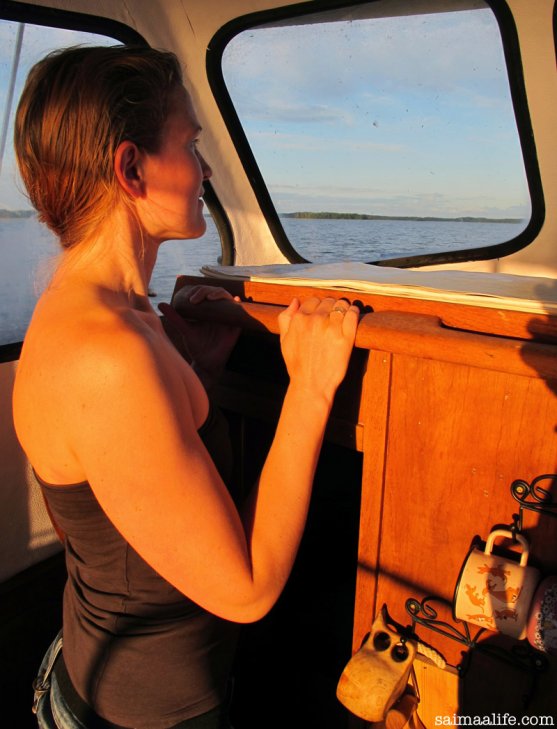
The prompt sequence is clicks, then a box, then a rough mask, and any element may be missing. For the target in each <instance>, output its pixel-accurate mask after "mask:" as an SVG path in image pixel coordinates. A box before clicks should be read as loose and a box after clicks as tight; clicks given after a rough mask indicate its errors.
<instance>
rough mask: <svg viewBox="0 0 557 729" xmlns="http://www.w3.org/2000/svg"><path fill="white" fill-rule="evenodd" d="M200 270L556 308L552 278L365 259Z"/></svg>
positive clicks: (519, 307) (497, 305) (556, 283)
mask: <svg viewBox="0 0 557 729" xmlns="http://www.w3.org/2000/svg"><path fill="white" fill-rule="evenodd" d="M201 273H202V274H203V275H205V276H210V277H215V278H221V279H223V278H224V279H235V280H241V281H257V282H260V283H276V284H282V285H283V286H312V287H316V288H327V289H343V290H348V291H354V292H359V293H369V294H380V295H381V296H396V297H400V298H410V299H425V300H428V301H443V302H448V303H456V304H466V305H468V306H483V307H487V308H492V309H506V310H509V311H521V312H526V313H531V314H557V280H555V279H551V278H541V277H539V278H538V277H534V276H514V275H511V274H505V273H476V272H469V271H454V270H447V271H426V270H423V271H411V270H408V269H402V268H389V267H386V266H373V265H370V264H367V263H357V262H351V261H345V262H344V261H343V262H338V263H323V264H315V263H288V264H275V265H267V266H204V267H203V268H202V269H201Z"/></svg>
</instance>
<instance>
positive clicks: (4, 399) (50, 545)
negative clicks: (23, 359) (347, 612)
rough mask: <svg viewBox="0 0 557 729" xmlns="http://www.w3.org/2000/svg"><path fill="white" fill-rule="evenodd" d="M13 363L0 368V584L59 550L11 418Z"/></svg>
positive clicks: (14, 368)
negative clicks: (0, 417)
mask: <svg viewBox="0 0 557 729" xmlns="http://www.w3.org/2000/svg"><path fill="white" fill-rule="evenodd" d="M16 367H17V363H15V362H6V363H3V364H0V398H1V402H0V412H1V413H4V414H5V415H6V416H7V417H4V416H3V417H2V419H1V420H0V447H1V449H2V454H1V458H0V483H1V484H2V488H1V489H0V535H1V537H0V538H1V546H0V583H2V582H4V581H5V580H7V579H9V578H10V577H12V576H13V575H15V574H17V573H18V572H21V571H23V570H25V569H27V568H28V567H31V566H32V565H34V564H36V563H37V562H40V561H42V560H44V559H46V558H47V557H50V556H51V555H52V554H55V553H56V552H59V551H60V550H61V545H60V542H59V541H58V538H57V536H56V534H55V532H54V530H53V528H52V525H51V523H50V519H49V518H48V514H47V512H46V509H45V505H44V501H43V499H42V496H41V493H40V491H39V490H38V488H37V487H36V486H33V481H32V480H31V479H30V478H29V477H28V468H29V466H28V463H27V459H26V458H25V454H24V453H23V451H22V450H21V447H20V445H19V443H18V441H17V438H16V435H15V432H14V427H13V421H12V418H11V411H12V407H11V394H12V388H13V381H14V377H15V370H16Z"/></svg>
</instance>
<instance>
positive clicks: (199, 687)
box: [37, 407, 238, 729]
mask: <svg viewBox="0 0 557 729" xmlns="http://www.w3.org/2000/svg"><path fill="white" fill-rule="evenodd" d="M199 435H200V436H201V439H202V440H203V442H204V444H205V446H206V448H207V450H208V452H209V454H210V456H211V458H212V459H213V461H214V462H215V465H216V466H217V468H218V470H219V472H220V474H221V476H222V478H223V480H224V482H225V483H228V482H229V478H230V471H231V462H232V461H231V458H232V456H231V448H230V440H229V436H228V426H227V423H226V420H225V418H224V416H223V415H222V413H220V411H219V410H217V409H215V408H213V407H212V408H211V409H210V412H209V416H208V418H207V421H206V422H205V423H204V425H203V426H202V427H201V428H200V430H199ZM184 478H187V474H184ZM37 480H38V482H39V484H40V486H41V488H42V491H43V494H44V497H45V499H46V501H47V503H48V506H49V508H50V510H51V512H52V514H53V517H54V519H55V521H56V522H57V523H58V525H59V526H60V527H61V529H62V530H63V532H64V534H65V535H66V540H65V547H66V564H67V569H68V582H67V584H66V589H65V592H64V626H63V637H64V647H63V652H64V660H65V663H66V666H67V669H68V673H69V676H70V678H71V681H72V683H73V685H74V687H75V689H76V690H77V692H78V693H79V694H80V696H81V697H82V698H83V699H84V700H85V701H86V702H87V703H88V704H89V705H90V706H91V707H92V708H93V709H94V711H95V712H96V713H97V714H99V715H100V716H102V717H103V718H104V719H107V720H108V721H111V722H113V723H115V724H120V725H122V726H128V727H137V729H167V727H171V726H172V725H174V724H177V723H178V722H180V721H183V720H185V719H189V718H191V717H193V716H197V715H199V714H202V713H204V712H206V711H209V710H210V709H212V708H214V707H215V706H217V705H218V704H220V703H222V701H223V700H224V694H225V690H226V683H227V678H228V675H229V673H230V668H231V663H232V659H233V654H234V649H235V644H236V637H237V631H238V626H237V625H235V624H233V623H229V622H227V621H225V620H222V619H220V618H217V617H216V616H214V615H212V614H211V613H208V612H207V611H206V610H204V609H202V608H201V607H199V606H198V605H197V604H195V603H194V602H192V601H191V600H189V599H188V598H187V597H185V596H184V595H183V594H182V593H181V592H179V591H178V590H176V589H175V588H174V587H173V586H172V585H170V584H169V583H168V582H167V581H166V580H164V579H163V578H162V577H161V576H160V575H159V574H158V573H157V572H155V571H154V570H153V569H152V568H151V567H150V566H149V565H148V564H147V563H146V562H145V561H144V560H143V559H142V558H141V557H140V556H139V554H138V553H137V552H136V551H135V550H134V549H133V548H132V547H131V546H130V545H129V544H128V543H127V542H126V541H125V539H124V538H123V537H122V536H121V535H120V533H119V532H118V531H117V530H116V529H115V527H114V526H113V525H112V523H111V521H110V520H109V519H108V517H107V516H106V514H105V513H104V511H103V510H102V509H101V507H100V505H99V503H98V501H97V499H96V498H95V495H94V494H93V491H92V490H91V487H90V486H89V484H88V483H86V482H85V483H80V484H75V485H73V484H72V485H67V486H52V485H49V484H47V483H45V482H44V481H42V480H41V479H40V478H39V477H38V476H37ZM188 538H192V539H195V535H194V534H193V535H187V534H185V535H184V539H188Z"/></svg>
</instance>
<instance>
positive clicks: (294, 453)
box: [14, 46, 358, 729]
mask: <svg viewBox="0 0 557 729" xmlns="http://www.w3.org/2000/svg"><path fill="white" fill-rule="evenodd" d="M200 136H201V126H200V123H199V120H198V118H197V116H196V113H195V110H194V108H193V105H192V102H191V99H190V96H189V95H188V93H187V91H186V89H185V87H184V85H183V81H182V76H181V72H180V67H179V64H178V62H177V60H176V58H175V57H174V56H173V55H172V54H170V53H167V52H162V51H156V50H153V49H150V48H140V47H138V48H135V47H125V46H118V47H111V48H106V47H98V48H97V47H90V48H87V47H80V48H73V49H67V50H64V51H60V52H56V53H53V54H51V55H49V56H47V57H46V58H45V59H43V60H42V61H41V62H39V63H38V64H37V65H36V66H35V67H34V68H33V69H32V70H31V73H30V74H29V77H28V80H27V83H26V86H25V89H24V91H23V93H22V96H21V100H20V103H19V107H18V111H17V116H16V128H15V148H16V154H17V159H18V164H19V168H20V171H21V175H22V178H23V181H24V183H25V186H26V188H27V191H28V194H29V197H30V199H31V201H32V203H33V205H34V206H35V208H36V209H37V211H38V214H39V217H40V219H41V220H42V221H43V222H44V223H45V224H46V225H48V226H49V228H50V229H51V230H52V231H54V233H55V234H56V235H57V236H58V238H59V240H60V243H61V246H62V254H61V257H60V262H59V265H58V267H57V269H56V271H55V273H54V274H53V276H52V279H51V281H50V283H49V285H48V287H47V288H46V290H45V292H44V294H43V295H42V297H41V298H40V300H39V302H38V304H37V307H36V310H35V313H34V315H33V318H32V321H31V324H30V326H29V330H28V333H27V336H26V338H25V342H24V345H23V350H22V354H21V359H20V363H19V367H18V374H17V379H16V384H15V388H14V419H15V425H16V431H17V434H18V437H19V439H20V442H21V444H22V446H23V448H24V450H25V451H26V453H27V456H28V458H29V461H30V463H31V465H32V466H33V469H34V473H35V475H36V477H37V480H38V482H39V484H40V486H41V489H42V491H43V494H44V497H45V500H46V502H47V505H48V508H49V511H50V513H51V516H52V519H53V522H54V523H55V525H56V527H57V529H58V531H59V533H60V534H61V536H62V539H63V541H64V545H65V550H66V562H67V568H68V582H67V585H66V589H65V593H64V617H63V628H62V636H61V637H62V641H63V642H62V650H61V651H60V652H59V653H58V654H57V656H56V661H55V664H54V670H53V673H52V675H51V676H50V684H49V681H45V690H46V689H47V688H48V687H49V685H50V689H49V690H48V691H47V692H46V693H45V694H44V695H41V694H40V691H39V692H38V694H37V698H38V719H39V725H40V726H42V727H50V726H57V727H95V726H105V727H107V726H108V727H110V726H112V727H114V726H116V727H137V728H138V729H170V728H171V727H184V728H190V729H196V728H199V729H200V728H202V727H203V728H205V729H211V728H212V727H227V726H228V723H227V722H228V720H227V717H226V690H227V680H228V677H229V672H230V666H231V661H232V657H233V654H234V648H235V640H236V634H237V630H238V627H237V624H238V623H245V622H250V621H255V620H258V619H259V618H261V617H262V616H263V615H265V614H266V613H267V612H268V610H269V609H270V608H271V607H272V606H273V604H274V602H275V601H276V599H277V598H278V596H279V595H280V593H281V590H282V589H283V587H284V585H285V582H286V580H287V579H288V576H289V573H290V570H291V567H292V564H293V561H294V558H295V555H296V550H297V548H298V544H299V542H300V538H301V535H302V532H303V529H304V525H305V520H306V515H307V509H308V505H309V499H310V495H311V487H312V481H313V476H314V471H315V467H316V463H317V459H318V456H319V451H320V447H321V441H322V438H323V433H324V429H325V425H326V422H327V419H328V416H329V413H330V409H331V406H332V401H333V398H334V395H335V391H336V389H337V387H338V385H339V383H340V382H341V381H342V379H343V377H344V374H345V372H346V367H347V364H348V360H349V357H350V353H351V350H352V347H353V342H354V337H355V332H356V327H357V321H358V310H357V309H356V307H354V306H350V305H349V304H348V303H347V302H345V301H340V302H339V301H334V300H333V299H330V298H324V299H317V298H311V299H308V300H305V301H303V302H300V301H298V300H296V299H295V300H294V301H293V302H292V303H291V305H290V306H289V307H288V308H287V309H286V310H285V311H284V312H283V313H282V314H281V316H280V320H279V324H280V338H281V348H282V353H283V356H284V359H285V363H286V366H287V369H288V373H289V376H290V382H289V386H288V389H287V392H286V395H285V399H284V403H283V407H282V412H281V416H280V419H279V422H278V426H277V429H276V433H275V437H274V440H273V443H272V445H271V448H270V451H269V453H268V455H267V458H266V461H265V464H264V467H263V470H262V473H261V475H260V478H259V480H258V482H257V483H256V484H254V488H253V491H252V493H251V495H250V497H249V498H248V500H247V501H246V503H237V500H236V495H235V494H234V493H230V491H229V473H230V459H231V453H230V444H229V441H228V436H227V428H226V422H225V420H224V417H223V415H222V414H221V413H220V412H219V411H218V409H217V408H215V407H214V406H212V405H211V403H210V400H209V397H208V395H207V391H206V389H205V387H204V385H203V381H204V378H205V377H206V376H208V377H210V376H211V375H212V374H213V373H214V372H215V371H218V369H219V368H220V367H221V366H222V364H223V361H224V360H225V359H226V356H227V354H228V353H229V351H230V349H231V347H232V346H233V344H234V341H235V336H236V334H235V332H233V331H221V330H219V332H218V333H219V335H220V339H219V343H218V346H215V344H214V341H213V340H214V333H215V332H214V331H213V332H210V333H211V335H212V336H208V334H209V332H208V331H205V332H203V331H197V330H196V331H193V330H192V332H191V333H190V335H189V338H188V342H187V348H188V351H189V353H190V355H191V359H193V366H192V364H190V363H189V362H188V361H186V359H184V357H182V355H181V354H180V353H179V352H178V351H177V349H176V347H175V346H174V345H173V344H172V342H171V341H170V339H169V338H168V336H167V335H166V333H165V331H164V329H163V326H162V324H161V320H160V318H159V316H158V314H157V313H156V312H155V311H154V310H153V309H152V307H151V304H150V302H149V299H148V287H149V280H150V276H151V273H152V270H153V267H154V265H155V262H156V257H157V251H158V248H159V246H160V245H161V244H164V241H165V240H169V239H184V240H186V239H194V240H197V239H199V238H200V237H201V236H202V235H203V233H204V231H205V220H204V217H203V201H202V196H203V182H204V180H206V179H208V178H209V177H210V175H211V169H210V167H209V166H208V164H207V163H206V162H205V160H204V159H203V157H202V155H201V153H200V151H199V148H198V144H199V140H200ZM198 244H199V245H202V244H203V243H202V241H201V242H200V243H198ZM191 245H197V243H195V242H192V241H191V240H189V241H188V242H185V243H184V247H185V250H187V247H188V246H191ZM183 295H184V296H185V297H189V300H190V302H191V303H193V304H195V303H197V302H200V301H203V300H204V299H218V298H229V299H231V298H232V297H230V295H229V294H228V293H227V292H226V291H224V290H223V289H219V288H211V287H208V286H207V287H205V286H203V287H198V288H195V289H193V290H190V291H188V292H186V293H184V294H183ZM231 305H233V303H232V302H231ZM207 327H210V325H207ZM59 645H60V641H58V642H57V643H55V644H53V646H51V650H50V651H49V653H48V654H47V656H46V660H45V663H44V666H43V668H44V667H45V666H46V665H47V664H48V663H49V662H52V661H53V660H54V658H55V647H56V646H57V647H59ZM39 688H40V686H39Z"/></svg>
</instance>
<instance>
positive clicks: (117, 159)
mask: <svg viewBox="0 0 557 729" xmlns="http://www.w3.org/2000/svg"><path fill="white" fill-rule="evenodd" d="M114 173H115V175H116V179H117V180H118V182H119V184H120V187H122V189H123V190H125V191H126V192H127V193H128V194H129V195H131V196H132V197H143V195H144V194H145V187H144V182H143V179H142V168H141V153H140V152H139V149H138V148H137V145H135V144H134V143H133V142H130V141H125V142H120V144H119V145H118V148H117V149H116V154H115V155H114Z"/></svg>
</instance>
